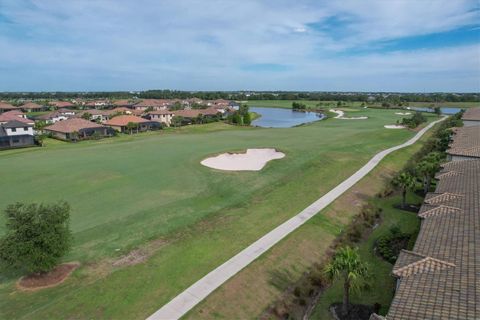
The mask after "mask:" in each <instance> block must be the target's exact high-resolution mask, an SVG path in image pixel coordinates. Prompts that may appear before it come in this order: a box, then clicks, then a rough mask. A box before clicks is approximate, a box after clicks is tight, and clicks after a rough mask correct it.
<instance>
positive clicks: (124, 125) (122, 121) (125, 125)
mask: <svg viewBox="0 0 480 320" xmlns="http://www.w3.org/2000/svg"><path fill="white" fill-rule="evenodd" d="M105 125H107V126H109V127H111V128H113V129H114V130H116V131H118V132H125V133H127V132H129V133H132V132H137V133H138V132H141V131H148V130H157V129H160V128H161V125H160V123H159V122H157V121H152V120H148V119H144V118H140V117H137V116H134V115H121V116H116V117H113V118H111V119H110V120H108V121H106V122H105ZM130 126H132V127H130ZM133 126H135V127H133Z"/></svg>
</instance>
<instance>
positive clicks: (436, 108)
mask: <svg viewBox="0 0 480 320" xmlns="http://www.w3.org/2000/svg"><path fill="white" fill-rule="evenodd" d="M433 112H434V113H435V114H436V115H437V117H440V115H441V114H442V109H440V107H435V108H433Z"/></svg>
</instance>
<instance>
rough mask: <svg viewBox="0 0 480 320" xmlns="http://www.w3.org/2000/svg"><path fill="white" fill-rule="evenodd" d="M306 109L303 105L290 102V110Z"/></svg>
mask: <svg viewBox="0 0 480 320" xmlns="http://www.w3.org/2000/svg"><path fill="white" fill-rule="evenodd" d="M306 109H307V106H306V105H305V104H304V103H301V102H296V101H294V102H292V110H299V111H302V110H306Z"/></svg>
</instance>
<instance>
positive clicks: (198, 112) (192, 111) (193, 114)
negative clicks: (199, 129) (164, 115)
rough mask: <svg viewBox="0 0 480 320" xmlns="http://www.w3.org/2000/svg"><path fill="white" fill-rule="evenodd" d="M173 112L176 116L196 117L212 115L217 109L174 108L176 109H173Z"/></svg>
mask: <svg viewBox="0 0 480 320" xmlns="http://www.w3.org/2000/svg"><path fill="white" fill-rule="evenodd" d="M173 113H174V114H175V116H177V117H184V118H196V117H198V116H199V115H204V116H214V115H216V114H217V113H218V110H217V109H216V108H207V109H190V110H176V111H173Z"/></svg>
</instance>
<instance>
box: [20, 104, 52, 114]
mask: <svg viewBox="0 0 480 320" xmlns="http://www.w3.org/2000/svg"><path fill="white" fill-rule="evenodd" d="M20 109H22V110H23V111H24V112H38V111H45V110H48V106H45V105H40V104H38V103H35V102H27V103H25V104H23V105H21V106H20Z"/></svg>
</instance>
